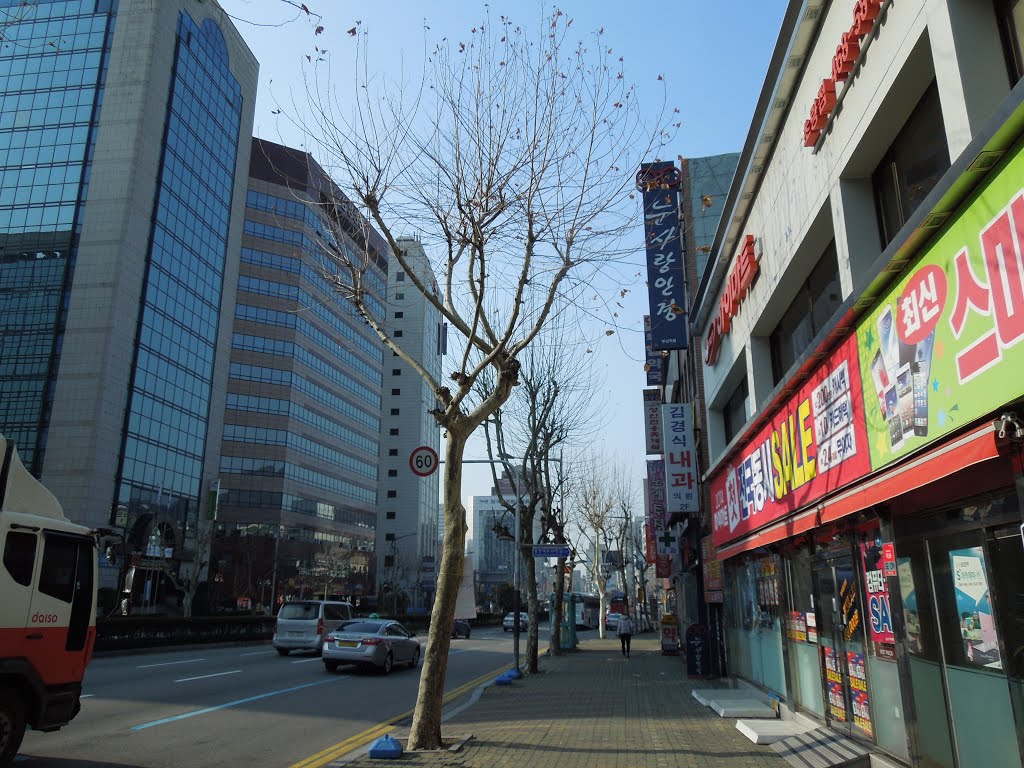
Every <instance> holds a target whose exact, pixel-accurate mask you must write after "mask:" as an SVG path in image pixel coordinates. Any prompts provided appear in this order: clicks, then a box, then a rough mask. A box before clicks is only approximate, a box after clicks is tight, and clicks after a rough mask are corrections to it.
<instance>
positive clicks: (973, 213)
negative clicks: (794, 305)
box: [857, 150, 1024, 469]
mask: <svg viewBox="0 0 1024 768" xmlns="http://www.w3.org/2000/svg"><path fill="white" fill-rule="evenodd" d="M1022 178H1024V153H1021V152H1020V150H1018V151H1017V153H1016V154H1015V155H1012V156H1010V157H1009V159H1008V160H1006V161H1004V165H1003V167H1002V168H1001V169H1000V170H999V171H998V172H996V173H995V174H994V175H993V176H992V177H991V180H990V181H989V182H988V183H987V184H986V185H985V186H984V187H982V188H981V190H980V191H979V192H977V193H976V195H975V196H974V198H973V199H972V201H971V202H970V204H969V205H968V206H966V207H965V208H964V209H963V210H962V211H961V212H959V213H958V214H957V215H956V217H955V218H954V219H952V220H951V222H950V223H949V224H948V225H947V227H946V229H945V230H944V231H943V233H942V235H941V236H940V237H939V238H938V239H937V240H935V242H934V243H933V244H932V245H931V246H930V247H929V248H928V249H927V250H925V251H924V253H923V255H922V256H921V258H920V259H919V260H918V261H917V263H916V264H915V265H914V266H913V268H912V269H910V270H909V271H908V272H907V274H906V275H905V276H904V277H903V278H902V279H901V280H900V281H899V282H898V283H896V285H895V286H894V287H893V289H892V290H891V291H890V292H889V294H888V295H887V296H885V297H884V298H883V300H882V301H881V302H880V303H879V304H878V306H876V307H875V308H874V309H873V310H872V311H871V312H870V313H869V314H868V315H867V316H866V317H865V318H864V319H863V320H862V321H861V322H860V323H859V325H858V327H857V346H858V352H859V357H860V369H861V372H862V378H863V379H864V410H865V419H866V421H867V432H868V446H869V448H870V451H871V465H872V468H873V469H878V468H879V467H882V466H884V465H886V464H889V463H890V462H892V461H895V460H896V459H898V458H900V457H902V456H905V455H906V454H907V453H909V452H911V451H914V450H917V449H919V448H921V447H922V446H924V445H927V444H928V443H931V442H933V441H935V440H936V439H938V438H940V437H942V436H943V435H945V434H947V433H949V432H951V431H953V430H955V429H959V428H960V427H962V426H964V425H966V424H969V423H970V422H971V421H973V420H974V419H977V418H978V417H980V416H982V415H984V414H986V413H988V412H989V411H991V410H993V409H994V408H996V407H998V406H1000V405H1002V404H1004V403H1008V402H1011V401H1013V400H1015V399H1017V398H1019V397H1020V396H1021V395H1024V376H1019V375H1015V373H1016V372H1018V371H1021V370H1024V344H1022V343H1021V342H1024V188H1022V187H1021V179H1022Z"/></svg>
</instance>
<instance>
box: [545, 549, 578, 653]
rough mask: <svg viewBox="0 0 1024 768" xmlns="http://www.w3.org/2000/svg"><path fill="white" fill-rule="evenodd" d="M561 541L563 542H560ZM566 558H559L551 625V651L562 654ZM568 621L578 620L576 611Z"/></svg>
mask: <svg viewBox="0 0 1024 768" xmlns="http://www.w3.org/2000/svg"><path fill="white" fill-rule="evenodd" d="M560 543H561V542H560ZM564 573H565V558H564V557H560V558H558V577H557V579H556V580H555V615H554V616H553V617H552V622H553V623H552V626H551V653H552V654H554V655H555V656H561V655H562V601H563V600H564V599H565V576H564ZM567 621H576V616H575V612H574V613H573V615H572V616H571V617H569V618H568V620H567Z"/></svg>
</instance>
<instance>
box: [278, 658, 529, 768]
mask: <svg viewBox="0 0 1024 768" xmlns="http://www.w3.org/2000/svg"><path fill="white" fill-rule="evenodd" d="M511 668H512V665H511V664H506V665H504V666H502V667H498V669H496V670H495V671H493V672H488V673H486V674H483V675H480V677H478V678H476V679H475V680H470V681H469V682H468V683H464V684H462V685H460V686H459V687H458V688H454V689H452V690H450V691H448V693H446V694H445V695H444V697H443V698H442V699H441V703H442V704H447V703H448V702H449V701H451V700H452V699H455V698H458V697H459V696H461V695H462V694H464V693H466V691H470V690H472V689H474V688H476V687H477V686H478V685H480V684H482V683H484V682H486V681H487V680H490V679H491V678H493V677H495V676H497V675H500V674H501V673H502V672H504V671H505V670H507V669H511ZM415 711H416V710H415V709H410V710H408V711H407V712H403V713H402V714H400V715H395V716H394V717H392V718H390V719H388V720H385V721H384V722H383V723H379V724H378V725H375V726H373V728H368V729H367V730H365V731H363V732H362V733H357V734H356V735H355V736H351V737H349V738H347V739H345V740H344V741H339V742H338V743H337V744H335V745H333V746H330V747H328V748H327V749H324V750H321V751H320V752H317V753H316V754H315V755H311V756H310V757H307V758H306V759H305V760H301V761H300V762H298V763H295V765H293V766H291V768H322V766H325V765H327V764H328V763H329V762H331V761H332V760H336V759H337V758H339V757H341V756H342V755H344V754H346V753H348V752H351V751H352V750H354V749H358V748H359V747H361V746H363V744H366V743H368V742H371V741H373V740H374V739H376V738H379V737H380V736H383V735H384V734H385V733H390V732H391V731H393V730H395V725H394V724H395V723H397V722H400V721H402V720H404V719H405V718H407V717H409V716H411V715H412V714H413V712H415Z"/></svg>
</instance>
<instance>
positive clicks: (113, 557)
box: [104, 544, 117, 565]
mask: <svg viewBox="0 0 1024 768" xmlns="http://www.w3.org/2000/svg"><path fill="white" fill-rule="evenodd" d="M104 552H105V554H106V556H107V562H108V563H109V564H110V565H117V550H116V549H114V545H113V544H108V545H107V548H106V550H105V551H104Z"/></svg>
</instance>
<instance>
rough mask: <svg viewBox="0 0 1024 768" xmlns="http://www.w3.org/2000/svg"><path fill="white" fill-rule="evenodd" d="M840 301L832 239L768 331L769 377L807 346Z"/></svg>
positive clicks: (775, 376)
mask: <svg viewBox="0 0 1024 768" xmlns="http://www.w3.org/2000/svg"><path fill="white" fill-rule="evenodd" d="M842 303H843V297H842V289H841V287H840V285H839V259H838V257H837V255H836V243H835V240H833V241H832V242H831V243H829V245H828V248H826V249H825V252H824V253H823V254H822V255H821V258H820V259H818V263H817V264H815V265H814V269H812V270H811V274H810V276H809V277H808V278H807V280H805V281H804V284H803V285H801V286H800V288H799V290H797V293H796V297H795V298H794V299H793V301H792V303H791V304H790V305H789V308H788V309H787V310H786V311H785V313H783V315H782V319H781V320H779V324H778V325H777V326H775V330H774V331H772V334H771V339H770V341H771V348H772V378H773V383H775V384H778V383H779V382H780V381H782V379H783V377H784V376H785V375H786V373H787V372H788V371H789V369H790V368H792V367H793V364H794V363H796V361H797V360H798V359H799V358H800V356H801V355H802V354H804V352H806V351H807V350H808V348H809V347H810V345H811V342H812V341H813V340H814V337H815V336H817V335H818V334H819V333H820V332H821V331H822V329H824V328H825V326H826V325H827V324H828V321H829V320H830V319H831V318H832V315H833V314H834V313H835V311H836V310H837V309H838V308H839V305H840V304H842Z"/></svg>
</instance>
